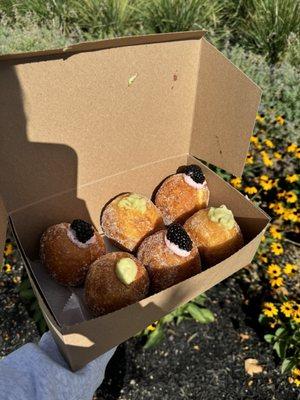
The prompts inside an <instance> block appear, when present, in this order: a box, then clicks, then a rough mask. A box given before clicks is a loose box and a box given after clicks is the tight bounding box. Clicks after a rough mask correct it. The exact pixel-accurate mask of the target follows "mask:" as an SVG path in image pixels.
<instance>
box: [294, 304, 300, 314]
mask: <svg viewBox="0 0 300 400" xmlns="http://www.w3.org/2000/svg"><path fill="white" fill-rule="evenodd" d="M293 317H300V304H297V303H295V302H294V303H293Z"/></svg>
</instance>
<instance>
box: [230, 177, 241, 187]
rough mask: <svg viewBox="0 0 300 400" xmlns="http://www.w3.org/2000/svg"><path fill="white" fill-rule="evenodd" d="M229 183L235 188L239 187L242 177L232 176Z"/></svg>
mask: <svg viewBox="0 0 300 400" xmlns="http://www.w3.org/2000/svg"><path fill="white" fill-rule="evenodd" d="M230 183H231V184H232V186H234V187H235V188H236V189H240V188H241V187H242V178H239V177H237V178H232V179H231V181H230Z"/></svg>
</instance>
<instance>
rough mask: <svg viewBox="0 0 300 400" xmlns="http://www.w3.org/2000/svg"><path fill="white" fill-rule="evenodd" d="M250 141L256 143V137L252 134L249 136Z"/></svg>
mask: <svg viewBox="0 0 300 400" xmlns="http://www.w3.org/2000/svg"><path fill="white" fill-rule="evenodd" d="M250 143H253V144H258V137H257V136H254V135H252V136H251V138H250Z"/></svg>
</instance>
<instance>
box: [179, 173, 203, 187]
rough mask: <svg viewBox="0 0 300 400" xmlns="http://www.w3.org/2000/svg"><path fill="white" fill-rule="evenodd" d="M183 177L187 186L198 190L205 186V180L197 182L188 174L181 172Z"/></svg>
mask: <svg viewBox="0 0 300 400" xmlns="http://www.w3.org/2000/svg"><path fill="white" fill-rule="evenodd" d="M183 179H184V181H185V183H187V184H188V185H189V186H192V187H193V188H194V189H197V190H199V189H204V188H206V187H207V182H206V181H204V182H203V183H197V182H195V181H194V180H193V179H192V178H191V177H190V176H189V175H186V174H183Z"/></svg>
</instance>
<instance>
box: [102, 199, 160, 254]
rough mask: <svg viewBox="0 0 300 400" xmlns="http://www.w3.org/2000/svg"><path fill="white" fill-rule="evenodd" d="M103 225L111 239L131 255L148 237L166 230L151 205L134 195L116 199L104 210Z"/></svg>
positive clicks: (155, 208)
mask: <svg viewBox="0 0 300 400" xmlns="http://www.w3.org/2000/svg"><path fill="white" fill-rule="evenodd" d="M100 223H101V226H102V229H103V232H104V233H105V235H106V236H107V237H108V238H110V239H111V240H112V241H113V242H114V243H115V244H116V245H117V246H118V247H120V248H121V249H123V250H127V251H131V252H133V251H135V250H136V248H137V247H138V245H139V244H140V242H141V241H142V240H143V239H144V238H145V237H146V236H148V235H150V234H151V233H153V232H155V231H157V230H158V229H161V228H162V227H163V226H164V225H163V220H162V216H161V213H160V211H159V210H158V208H157V207H155V205H154V204H153V203H152V201H151V200H149V199H147V198H146V197H144V196H141V195H139V194H135V193H123V194H120V195H119V196H117V197H115V198H114V199H113V200H112V201H111V202H110V203H108V204H107V205H106V207H105V208H104V210H103V212H102V215H101V221H100Z"/></svg>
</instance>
